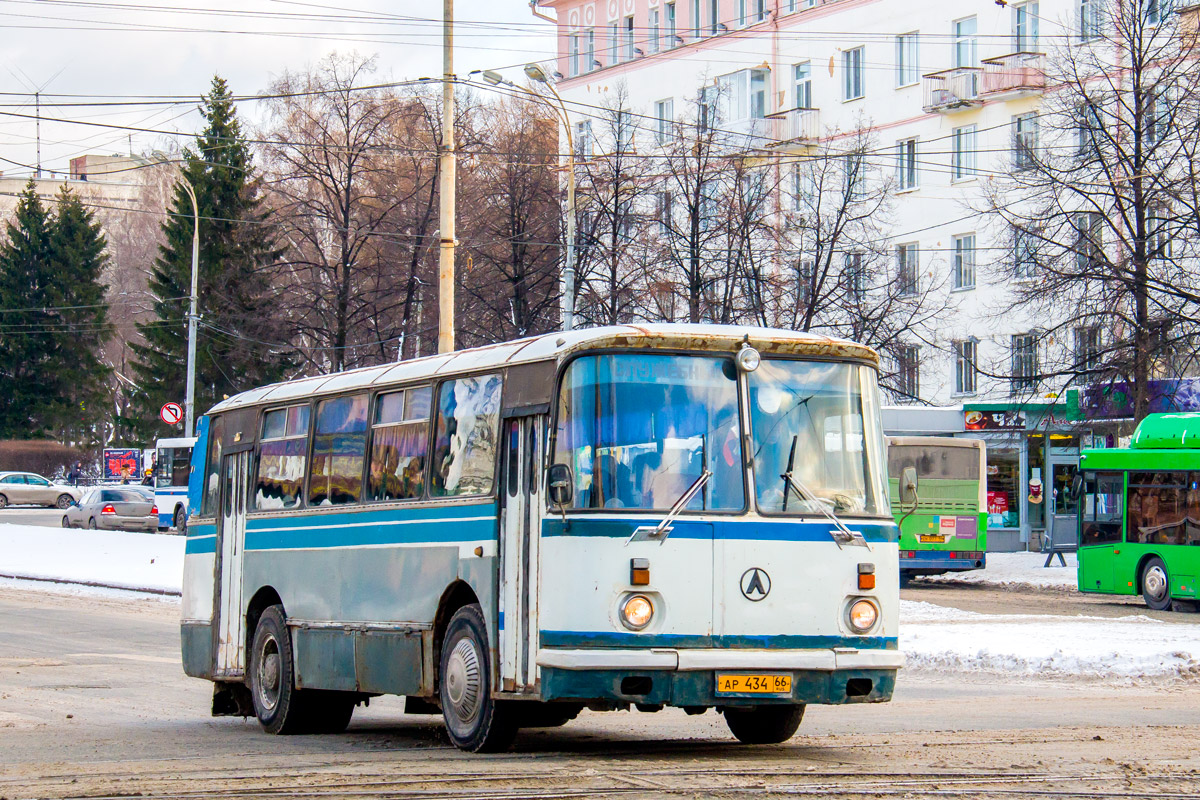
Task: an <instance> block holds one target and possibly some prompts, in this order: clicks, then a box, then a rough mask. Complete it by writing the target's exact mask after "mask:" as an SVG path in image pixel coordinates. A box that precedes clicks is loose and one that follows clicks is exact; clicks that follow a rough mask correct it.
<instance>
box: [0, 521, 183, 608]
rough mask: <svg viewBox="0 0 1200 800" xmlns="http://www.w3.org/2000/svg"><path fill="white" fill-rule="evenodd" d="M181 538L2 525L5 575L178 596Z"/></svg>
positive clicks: (0, 556)
mask: <svg viewBox="0 0 1200 800" xmlns="http://www.w3.org/2000/svg"><path fill="white" fill-rule="evenodd" d="M184 543H185V539H184V537H182V536H162V535H159V534H155V533H125V532H123V531H99V530H73V529H69V528H45V527H40V526H37V525H3V524H0V576H4V577H8V578H34V579H38V580H49V581H66V582H71V583H84V584H91V585H95V586H108V587H112V588H116V589H133V590H140V591H151V592H163V593H168V594H179V593H180V591H181V589H182V586H183V547H184Z"/></svg>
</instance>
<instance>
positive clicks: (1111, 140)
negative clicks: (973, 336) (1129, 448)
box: [986, 0, 1200, 420]
mask: <svg viewBox="0 0 1200 800" xmlns="http://www.w3.org/2000/svg"><path fill="white" fill-rule="evenodd" d="M1170 8H1171V6H1170V5H1169V4H1165V3H1162V2H1161V0H1129V1H1128V2H1125V3H1121V4H1095V5H1094V6H1089V9H1091V11H1090V12H1089V16H1086V17H1085V18H1084V19H1083V20H1082V31H1081V36H1080V38H1082V39H1083V40H1084V41H1082V42H1076V41H1070V42H1068V43H1066V44H1064V45H1063V46H1061V47H1058V48H1057V49H1056V50H1055V51H1054V52H1052V53H1051V58H1050V59H1049V64H1048V66H1047V69H1046V77H1045V82H1046V84H1047V85H1048V86H1053V87H1055V90H1054V91H1048V92H1047V93H1046V95H1045V98H1044V101H1043V106H1042V109H1041V114H1040V116H1038V117H1036V118H1035V117H1032V116H1030V117H1025V118H1022V119H1021V121H1020V123H1019V127H1016V128H1015V130H1014V141H1013V151H1012V152H1013V163H1012V169H1011V170H1009V171H1007V175H1006V176H1005V177H1003V178H1001V179H999V180H996V181H995V182H994V186H993V189H992V190H991V191H990V192H989V193H988V197H987V206H986V210H987V211H990V212H991V213H992V214H993V215H994V218H995V219H996V220H997V221H998V223H999V225H1000V226H1001V231H1000V236H1001V238H1002V239H1003V240H1004V241H1005V242H1006V243H1007V253H1006V254H1005V257H1003V258H1002V259H1000V262H1001V269H1004V270H1006V272H1007V275H1008V277H1010V278H1011V279H1013V286H1014V287H1015V288H1014V290H1013V296H1012V301H1011V305H1010V308H1024V309H1026V310H1028V311H1030V312H1032V313H1033V314H1034V315H1035V316H1036V317H1037V318H1039V319H1041V320H1045V323H1044V324H1043V325H1041V326H1039V329H1037V330H1035V331H1032V332H1031V335H1032V336H1033V337H1034V340H1035V342H1034V343H1035V346H1037V349H1035V350H1033V351H1032V352H1033V354H1039V353H1040V354H1041V355H1042V356H1044V358H1040V359H1039V358H1036V355H1035V357H1033V358H1032V359H1031V360H1030V359H1029V358H1028V357H1027V358H1026V361H1025V362H1024V363H1018V361H1019V360H1020V359H1019V356H1018V353H1017V352H1016V351H1015V350H1014V356H1013V357H1014V363H1013V374H1012V376H1011V379H1012V381H1013V388H1014V391H1025V390H1029V391H1033V390H1035V389H1036V388H1037V387H1038V386H1039V385H1041V384H1042V383H1046V382H1056V383H1058V384H1060V385H1061V384H1066V385H1069V384H1071V383H1077V384H1108V385H1109V386H1111V387H1114V388H1116V387H1119V388H1120V389H1121V390H1127V391H1128V392H1129V394H1130V395H1131V397H1132V411H1133V415H1134V417H1135V418H1136V419H1139V420H1140V419H1141V418H1142V417H1143V416H1145V414H1146V413H1147V412H1148V411H1149V410H1150V400H1151V388H1152V387H1151V381H1153V380H1155V379H1161V378H1173V377H1179V376H1181V375H1185V374H1189V373H1190V372H1192V371H1194V369H1195V364H1194V363H1193V358H1194V353H1195V344H1196V341H1197V328H1196V315H1197V310H1198V308H1200V295H1198V294H1197V286H1196V280H1195V277H1194V273H1195V267H1196V242H1197V238H1196V233H1197V232H1198V231H1200V228H1198V227H1197V221H1198V220H1200V191H1198V189H1200V184H1198V183H1197V180H1196V177H1197V173H1196V166H1195V163H1196V161H1195V159H1196V156H1197V155H1198V153H1197V148H1198V147H1200V145H1198V144H1197V138H1196V131H1197V125H1198V123H1200V114H1198V113H1197V103H1198V102H1200V91H1198V89H1200V70H1198V69H1197V63H1196V60H1195V59H1196V56H1197V51H1196V50H1195V49H1194V48H1195V44H1196V42H1195V37H1194V35H1188V34H1181V31H1180V29H1179V28H1178V27H1177V25H1176V21H1175V19H1174V15H1173V14H1172V13H1170V12H1169V9H1170ZM1051 342H1055V343H1056V344H1055V345H1054V346H1050V343H1051ZM1038 345H1040V346H1038Z"/></svg>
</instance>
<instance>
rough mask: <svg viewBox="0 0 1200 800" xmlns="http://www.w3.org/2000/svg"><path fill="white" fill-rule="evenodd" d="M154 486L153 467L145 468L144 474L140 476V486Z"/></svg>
mask: <svg viewBox="0 0 1200 800" xmlns="http://www.w3.org/2000/svg"><path fill="white" fill-rule="evenodd" d="M153 485H154V467H146V474H145V475H143V476H142V486H153Z"/></svg>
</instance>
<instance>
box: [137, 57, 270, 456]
mask: <svg viewBox="0 0 1200 800" xmlns="http://www.w3.org/2000/svg"><path fill="white" fill-rule="evenodd" d="M201 113H202V115H203V117H204V120H205V127H204V130H203V131H202V132H201V133H200V134H199V136H197V137H196V142H195V146H194V149H188V150H185V152H184V154H183V165H182V178H181V180H187V181H189V182H190V183H191V185H192V187H193V188H194V189H195V192H196V198H197V201H198V204H199V208H200V267H199V281H198V298H199V302H198V306H197V310H198V313H199V315H200V318H201V323H200V325H199V330H198V335H197V347H196V407H195V413H196V416H197V417H199V416H200V415H201V414H203V413H204V412H205V411H207V410H208V409H209V408H210V407H211V406H213V405H214V404H215V403H217V402H219V401H220V400H221V399H222V398H223V397H225V396H227V395H231V394H234V393H236V392H240V391H243V390H245V389H248V388H251V387H253V386H257V385H261V384H263V383H269V382H271V381H274V380H278V379H279V378H280V377H281V376H282V374H283V372H284V370H285V369H286V368H287V367H288V365H289V363H290V362H289V360H288V359H287V357H286V348H285V347H284V346H282V345H281V344H280V343H281V342H282V341H283V340H284V338H285V335H284V332H283V325H282V322H281V320H280V318H279V316H278V314H277V310H276V308H275V307H273V305H272V300H273V299H274V297H275V290H274V286H273V275H274V271H275V267H276V265H277V263H278V260H279V256H280V253H281V252H282V250H281V248H280V247H279V246H278V244H277V242H276V234H275V233H274V229H273V227H272V225H271V224H270V222H269V219H268V210H267V209H266V208H265V207H264V203H263V199H262V192H261V187H260V185H259V181H258V179H257V178H256V176H255V174H254V167H253V164H252V163H251V155H250V149H249V146H248V144H247V142H246V139H245V136H244V135H243V133H242V128H241V124H240V122H239V121H238V118H237V110H236V108H235V106H234V103H233V96H232V94H231V93H230V91H229V88H228V86H227V85H226V83H225V81H224V80H222V79H221V78H220V77H219V76H218V77H215V78H213V82H212V87H211V91H210V93H209V94H208V95H207V96H205V98H204V104H203V106H202V108H201ZM162 230H163V236H164V240H165V241H164V243H163V244H162V246H161V247H160V249H159V255H158V258H157V259H156V260H155V262H154V267H153V268H152V270H151V273H150V282H149V283H150V290H151V292H152V293H153V294H154V296H155V300H154V303H153V310H154V314H155V319H153V320H151V321H149V322H147V323H144V324H140V325H139V326H138V330H139V332H140V333H141V335H142V337H143V338H144V340H145V344H135V345H134V346H133V349H134V353H135V358H136V361H135V363H134V370H135V373H136V374H137V377H138V383H139V391H138V392H137V394H136V397H135V404H134V406H135V408H136V409H137V414H138V417H137V419H136V420H126V422H128V423H130V424H131V425H132V426H133V427H135V428H136V429H137V430H139V432H140V433H141V434H142V435H144V436H146V437H147V438H150V437H152V436H155V435H158V436H169V435H172V434H174V435H178V430H177V429H168V428H167V427H166V426H165V425H163V424H162V423H160V422H159V421H158V411H159V409H160V408H161V407H162V405H163V403H166V402H168V401H175V402H178V403H180V404H182V403H183V401H184V397H185V393H186V380H187V319H186V317H187V310H188V296H189V294H190V292H191V269H192V231H193V213H192V204H191V201H190V200H189V199H188V194H187V191H186V189H185V188H184V186H183V184H182V183H181V182H177V183H176V185H175V192H174V198H173V200H172V203H171V206H170V208H169V210H168V216H167V219H166V221H165V222H163V225H162Z"/></svg>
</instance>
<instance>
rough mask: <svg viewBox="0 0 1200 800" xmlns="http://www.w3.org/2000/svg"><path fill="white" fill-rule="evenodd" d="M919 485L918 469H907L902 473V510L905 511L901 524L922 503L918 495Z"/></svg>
mask: <svg viewBox="0 0 1200 800" xmlns="http://www.w3.org/2000/svg"><path fill="white" fill-rule="evenodd" d="M917 483H918V479H917V468H916V467H905V468H904V469H903V470H901V471H900V508H901V510H903V511H904V516H903V517H901V518H900V521H901V522H903V521H904V520H905V519H907V518H908V515H909V514H911V513H913V512H914V511H916V510H917V504H918V503H919V502H920V498H919V497H918V495H917Z"/></svg>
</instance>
